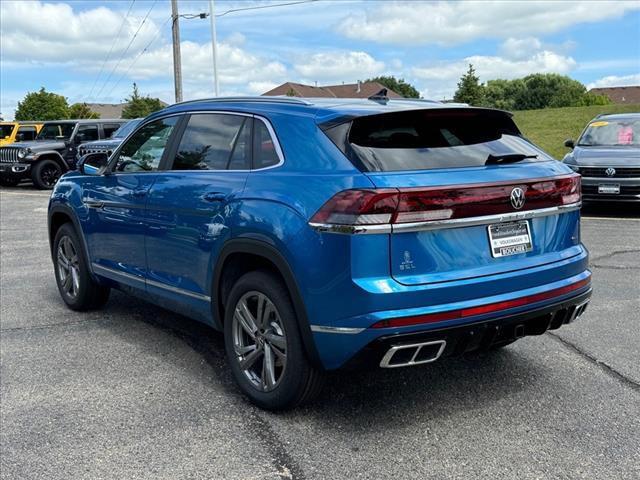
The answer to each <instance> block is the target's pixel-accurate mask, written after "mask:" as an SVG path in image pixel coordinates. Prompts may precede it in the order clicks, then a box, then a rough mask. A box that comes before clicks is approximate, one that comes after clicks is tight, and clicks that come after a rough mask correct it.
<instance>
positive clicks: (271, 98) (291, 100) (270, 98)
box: [170, 96, 313, 107]
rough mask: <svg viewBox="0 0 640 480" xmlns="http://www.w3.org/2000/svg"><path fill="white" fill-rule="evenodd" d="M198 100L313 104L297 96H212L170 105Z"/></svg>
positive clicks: (179, 103)
mask: <svg viewBox="0 0 640 480" xmlns="http://www.w3.org/2000/svg"><path fill="white" fill-rule="evenodd" d="M200 102H255V103H288V104H294V105H313V104H312V103H311V102H309V101H307V100H303V99H301V98H297V97H287V96H266V97H258V96H255V97H214V98H200V99H197V100H186V101H184V102H178V103H174V104H173V105H170V106H172V107H173V106H175V105H188V104H191V103H200Z"/></svg>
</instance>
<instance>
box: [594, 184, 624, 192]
mask: <svg viewBox="0 0 640 480" xmlns="http://www.w3.org/2000/svg"><path fill="white" fill-rule="evenodd" d="M598 193H608V194H618V193H620V185H618V184H601V185H598Z"/></svg>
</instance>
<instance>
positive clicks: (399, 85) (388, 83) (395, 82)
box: [366, 75, 420, 98]
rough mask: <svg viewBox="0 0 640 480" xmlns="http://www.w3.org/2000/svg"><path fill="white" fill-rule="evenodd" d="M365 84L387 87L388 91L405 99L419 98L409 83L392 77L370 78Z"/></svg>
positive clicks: (418, 93)
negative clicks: (375, 83) (370, 83)
mask: <svg viewBox="0 0 640 480" xmlns="http://www.w3.org/2000/svg"><path fill="white" fill-rule="evenodd" d="M366 81H367V82H378V83H381V84H382V85H384V86H385V87H387V88H388V89H389V90H393V91H394V92H396V93H397V94H398V95H402V96H403V97H405V98H420V92H419V91H418V90H417V89H416V88H415V87H414V86H413V85H411V84H410V83H407V82H405V81H404V79H403V78H400V79H398V78H396V77H394V76H385V75H382V76H380V77H375V78H370V79H369V80H366Z"/></svg>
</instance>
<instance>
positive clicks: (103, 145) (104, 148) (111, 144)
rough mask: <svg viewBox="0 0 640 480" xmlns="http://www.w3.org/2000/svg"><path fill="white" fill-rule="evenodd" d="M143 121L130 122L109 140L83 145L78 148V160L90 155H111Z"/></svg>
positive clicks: (140, 119) (134, 120) (139, 119)
mask: <svg viewBox="0 0 640 480" xmlns="http://www.w3.org/2000/svg"><path fill="white" fill-rule="evenodd" d="M141 121H142V118H136V119H133V120H129V121H128V122H127V123H125V124H123V125H122V126H121V127H120V128H119V129H118V130H116V131H115V132H113V134H112V135H111V136H110V137H109V138H107V139H105V140H96V141H95V142H87V143H83V144H82V145H80V147H78V154H77V155H76V159H77V160H79V159H80V158H82V157H84V156H85V155H86V154H88V153H98V152H105V153H106V154H107V155H111V154H112V153H113V151H114V150H115V148H116V147H117V146H118V145H120V143H122V141H123V140H124V139H125V138H127V135H129V134H130V133H131V132H133V130H134V129H135V128H136V126H138V124H139V123H140V122H141Z"/></svg>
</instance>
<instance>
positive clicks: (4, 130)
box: [0, 125, 15, 139]
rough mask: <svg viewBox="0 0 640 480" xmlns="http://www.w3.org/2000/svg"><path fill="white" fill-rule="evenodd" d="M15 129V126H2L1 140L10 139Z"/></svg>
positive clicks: (0, 129) (0, 126)
mask: <svg viewBox="0 0 640 480" xmlns="http://www.w3.org/2000/svg"><path fill="white" fill-rule="evenodd" d="M14 128H15V126H14V125H0V139H1V138H6V137H10V136H11V132H13V129H14Z"/></svg>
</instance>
